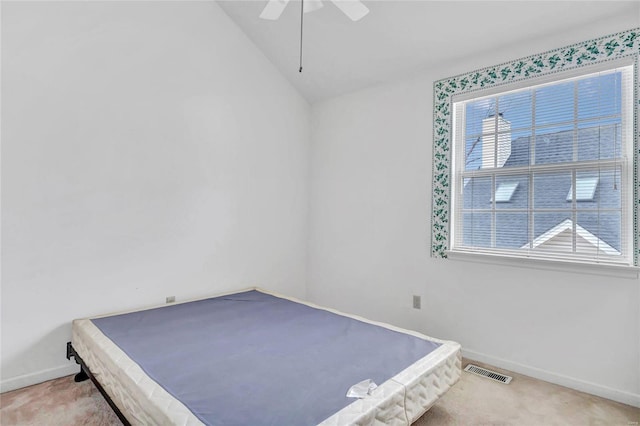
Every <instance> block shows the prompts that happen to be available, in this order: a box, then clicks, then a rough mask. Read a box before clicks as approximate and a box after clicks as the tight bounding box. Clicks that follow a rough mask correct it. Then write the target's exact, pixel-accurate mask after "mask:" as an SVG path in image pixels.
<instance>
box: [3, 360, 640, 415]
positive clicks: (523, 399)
mask: <svg viewBox="0 0 640 426" xmlns="http://www.w3.org/2000/svg"><path fill="white" fill-rule="evenodd" d="M466 364H467V361H466V360H465V362H463V365H466ZM474 364H477V365H482V364H479V363H474ZM485 367H487V368H491V369H494V370H496V369H495V368H493V367H490V366H485ZM497 371H500V372H504V373H506V374H509V375H511V376H513V381H512V382H511V384H509V385H503V384H501V383H496V382H493V381H491V380H488V379H485V378H482V377H477V376H474V375H472V374H469V373H465V372H463V373H462V378H461V380H460V381H459V382H458V383H457V384H456V385H455V386H454V387H453V388H452V389H451V390H449V392H448V393H447V394H446V395H445V396H444V397H443V398H441V399H440V401H439V402H438V403H437V404H436V405H435V406H434V407H432V408H431V410H429V411H428V412H427V413H426V414H425V415H424V416H422V418H420V419H419V420H418V421H417V422H416V423H414V426H433V425H492V426H500V425H518V426H521V425H531V426H546V425H603V426H610V425H611V426H613V425H622V426H631V425H638V423H639V422H640V409H638V408H634V407H630V406H628V405H624V404H619V403H617V402H613V401H609V400H606V399H603V398H598V397H595V396H591V395H587V394H584V393H581V392H577V391H574V390H571V389H567V388H564V387H562V386H556V385H552V384H550V383H546V382H542V381H539V380H535V379H532V378H530V377H526V376H521V375H519V374H513V373H509V372H505V371H502V370H497ZM0 424H1V425H2V426H14V425H15V426H27V425H29V426H31V425H33V426H47V425H55V426H58V425H64V426H73V425H87V426H111V425H120V422H119V421H118V418H117V417H116V416H115V414H113V412H112V411H111V409H110V408H109V406H108V405H107V403H106V402H105V401H104V399H103V398H102V396H101V395H100V393H99V392H98V391H97V390H96V388H95V387H94V386H93V383H91V381H86V382H83V383H74V381H73V376H70V377H63V378H61V379H56V380H52V381H49V382H46V383H41V384H39V385H35V386H30V387H28V388H24V389H19V390H16V391H12V392H7V393H4V394H2V395H0ZM283 426H286V425H283Z"/></svg>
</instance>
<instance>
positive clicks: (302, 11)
mask: <svg viewBox="0 0 640 426" xmlns="http://www.w3.org/2000/svg"><path fill="white" fill-rule="evenodd" d="M303 27H304V0H301V1H300V69H299V70H298V72H302V29H303Z"/></svg>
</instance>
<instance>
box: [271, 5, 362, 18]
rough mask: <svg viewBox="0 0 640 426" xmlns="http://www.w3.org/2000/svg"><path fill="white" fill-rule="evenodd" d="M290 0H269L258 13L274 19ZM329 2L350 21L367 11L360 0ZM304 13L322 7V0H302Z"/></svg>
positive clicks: (280, 13) (360, 16)
mask: <svg viewBox="0 0 640 426" xmlns="http://www.w3.org/2000/svg"><path fill="white" fill-rule="evenodd" d="M289 1H290V0H269V2H268V3H267V5H266V6H265V8H264V10H263V11H262V13H261V14H260V17H261V18H262V19H268V20H271V21H275V20H276V19H278V18H279V17H280V15H282V12H283V11H284V8H285V7H286V6H287V4H288V3H289ZM330 1H331V3H333V4H334V5H336V7H337V8H338V9H340V10H341V11H342V12H343V13H344V14H345V15H347V16H348V17H349V19H351V20H352V21H359V20H360V19H362V18H363V17H364V16H365V15H366V14H367V13H369V9H368V8H367V6H365V5H364V4H362V2H361V1H360V0H330ZM302 4H303V10H304V13H307V12H313V11H314V10H318V9H320V8H321V7H322V0H304V1H303V3H302Z"/></svg>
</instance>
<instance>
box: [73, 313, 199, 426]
mask: <svg viewBox="0 0 640 426" xmlns="http://www.w3.org/2000/svg"><path fill="white" fill-rule="evenodd" d="M71 344H72V345H73V348H74V349H75V350H76V352H77V353H78V355H79V356H80V357H81V358H82V360H83V361H84V362H85V364H86V365H87V367H89V370H90V371H91V373H92V374H93V375H94V376H95V377H96V379H97V380H98V382H99V383H100V384H101V385H102V387H103V388H104V389H105V391H106V392H107V394H108V395H109V397H110V398H111V400H112V401H113V402H114V403H115V404H116V406H117V407H118V408H119V409H120V411H121V412H122V414H123V415H124V416H125V417H126V418H127V420H129V422H130V423H131V424H132V425H152V424H154V425H178V426H196V425H203V423H202V422H201V421H200V420H199V419H198V418H197V417H196V416H195V415H194V414H193V413H192V412H191V411H190V410H189V409H188V408H187V407H186V406H185V405H184V404H182V403H181V402H180V401H178V400H177V399H176V398H174V397H173V395H171V394H169V393H168V392H167V391H166V390H165V389H164V388H162V386H160V385H159V384H158V383H156V382H155V381H154V380H152V379H151V378H150V377H149V376H148V375H147V374H146V373H145V372H144V371H143V370H142V369H141V368H140V366H138V364H136V363H135V362H134V361H133V360H131V359H130V358H129V357H128V356H127V354H125V353H124V352H123V351H122V350H121V349H120V348H119V347H118V346H117V345H116V344H115V343H113V342H112V341H111V340H110V339H109V338H108V337H106V336H105V335H104V334H103V333H102V332H101V331H100V329H98V327H96V326H95V325H94V324H93V323H92V322H91V321H90V320H88V319H82V320H75V321H73V325H72V340H71Z"/></svg>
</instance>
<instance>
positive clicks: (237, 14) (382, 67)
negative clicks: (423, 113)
mask: <svg viewBox="0 0 640 426" xmlns="http://www.w3.org/2000/svg"><path fill="white" fill-rule="evenodd" d="M218 3H219V4H220V6H221V7H222V9H223V10H224V11H225V12H226V13H227V14H228V15H229V17H230V18H231V19H232V20H233V21H235V22H236V24H237V25H238V26H239V27H240V28H241V29H242V30H243V31H244V32H245V33H246V34H247V36H248V37H249V38H250V39H251V40H253V42H254V43H255V44H256V45H257V46H258V47H259V48H260V49H261V50H262V51H263V52H264V54H265V55H266V56H267V57H268V58H269V59H270V60H271V61H272V62H273V63H274V64H275V66H276V67H277V68H278V69H279V70H280V71H281V72H282V73H283V74H284V75H285V77H286V78H287V79H288V80H289V81H290V82H291V84H293V85H294V86H295V87H296V88H297V89H298V90H299V91H300V93H302V95H303V96H304V97H305V98H306V99H307V100H308V101H309V102H310V103H314V102H317V101H320V100H323V99H328V98H332V97H335V96H339V95H341V94H344V93H348V92H351V91H355V90H358V89H362V88H365V87H368V86H372V85H375V84H379V83H384V82H387V81H391V80H394V79H398V78H402V77H405V76H409V75H412V74H415V73H417V72H419V71H420V70H425V69H428V68H430V67H432V66H434V64H441V63H446V62H455V61H457V60H460V59H462V58H465V57H469V56H478V55H479V54H481V53H482V52H486V51H489V50H490V49H500V48H501V47H505V46H508V45H513V44H516V43H525V42H527V41H531V40H533V39H537V38H538V39H539V38H550V37H552V36H553V35H554V34H566V33H568V32H569V31H572V32H573V33H576V34H579V33H580V32H581V31H582V32H584V33H585V34H590V35H589V36H586V37H587V38H591V37H597V36H600V35H606V34H608V33H609V32H612V31H622V30H624V29H628V28H625V27H621V28H616V25H615V23H616V18H617V17H629V16H635V17H637V21H638V22H640V2H639V1H553V2H547V1H425V0H423V1H401V0H387V1H380V0H363V3H364V4H366V6H367V7H368V8H369V9H370V11H371V12H370V13H369V14H368V15H367V16H365V17H364V18H363V19H362V20H360V21H358V22H352V21H350V20H349V19H348V18H347V17H346V16H345V15H343V14H342V12H340V11H339V10H338V9H337V8H336V7H335V6H334V5H333V4H331V3H330V2H329V1H326V0H325V1H324V7H323V8H321V9H320V10H317V11H314V12H311V13H307V14H305V17H304V56H303V65H304V69H303V72H302V73H299V72H298V61H299V57H298V55H299V43H300V2H299V1H296V0H292V1H291V3H289V5H288V6H287V7H286V8H285V10H284V12H283V14H282V16H281V17H280V19H279V20H277V21H266V20H263V19H260V18H259V15H260V12H261V11H262V9H263V8H264V6H265V4H266V3H267V2H266V0H260V1H251V0H233V1H231V0H218ZM627 22H628V21H627ZM603 31H604V32H603ZM580 40H581V39H576V40H568V42H570V43H574V42H578V41H580ZM562 43H563V44H560V45H557V46H556V45H554V46H550V48H556V47H561V46H562V45H564V43H565V40H563V41H562ZM531 53H536V52H531ZM509 59H514V58H505V60H509ZM482 65H490V64H482ZM442 77H443V78H444V77H446V76H442Z"/></svg>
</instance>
